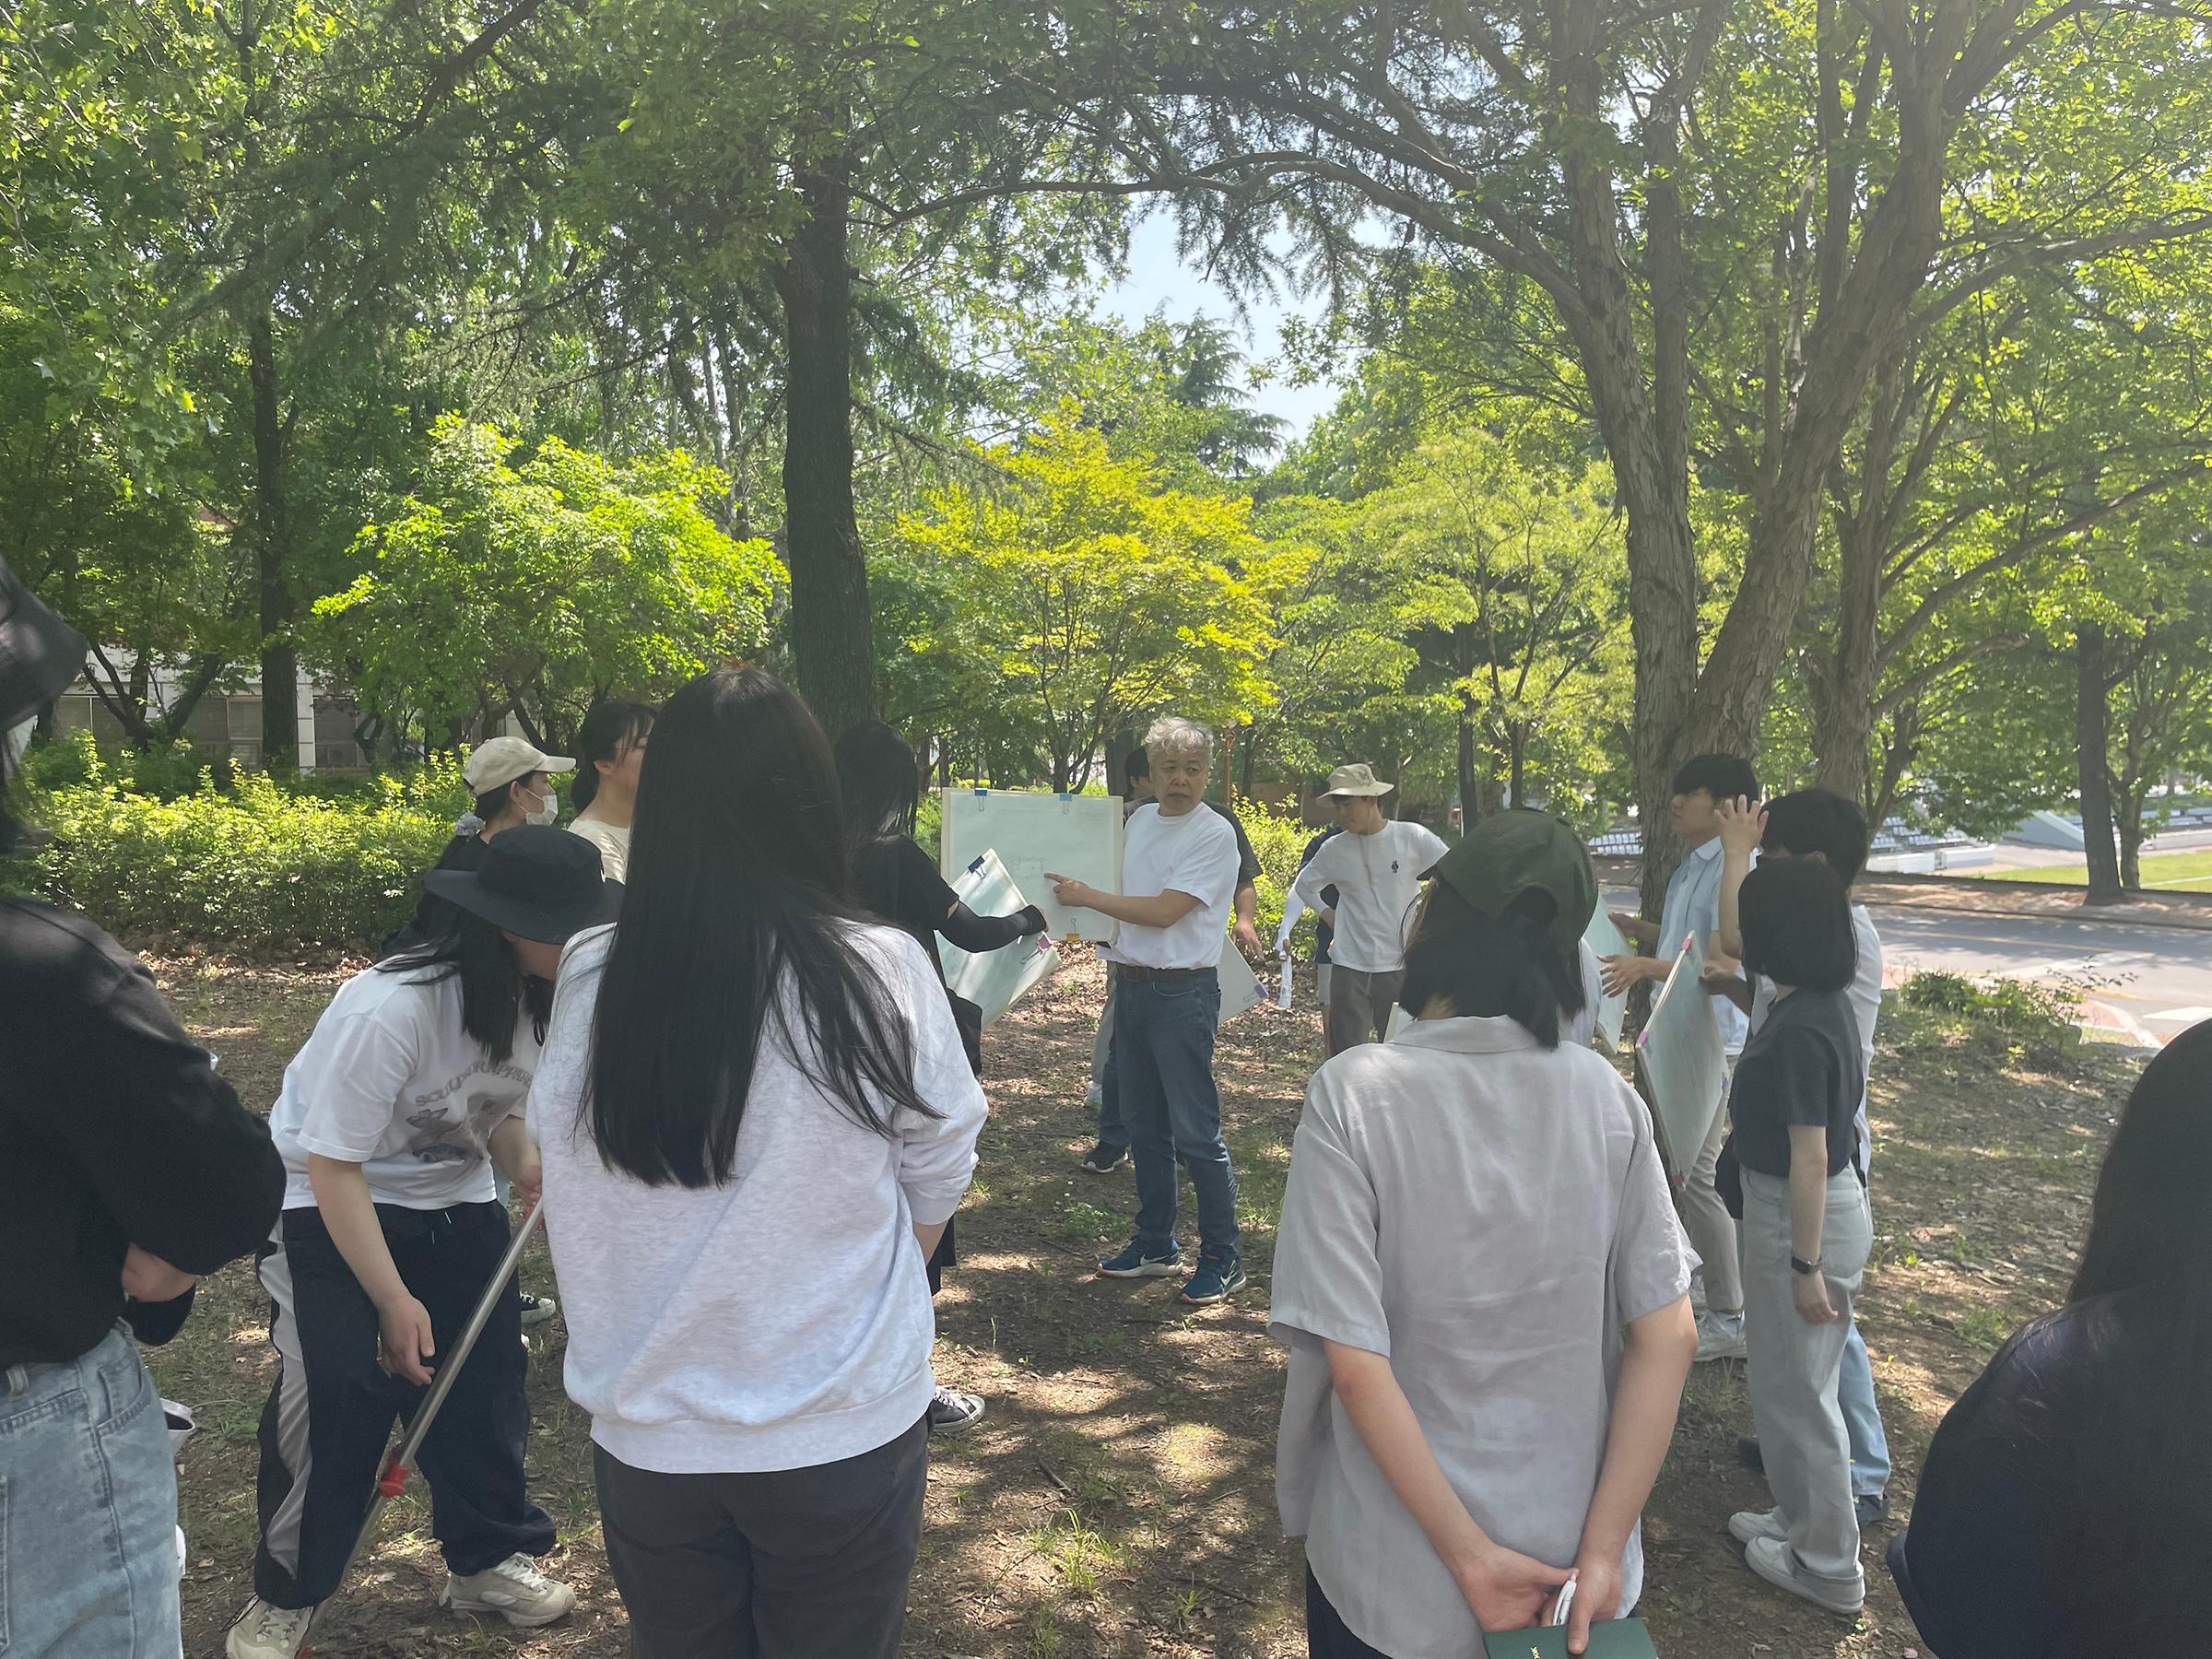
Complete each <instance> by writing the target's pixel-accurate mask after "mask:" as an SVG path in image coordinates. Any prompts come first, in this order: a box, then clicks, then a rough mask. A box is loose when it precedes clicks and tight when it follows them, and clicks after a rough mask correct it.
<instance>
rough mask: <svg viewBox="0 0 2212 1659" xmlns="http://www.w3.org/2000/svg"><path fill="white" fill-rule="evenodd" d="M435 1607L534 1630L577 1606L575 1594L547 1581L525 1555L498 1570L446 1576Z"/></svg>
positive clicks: (501, 1565)
mask: <svg viewBox="0 0 2212 1659" xmlns="http://www.w3.org/2000/svg"><path fill="white" fill-rule="evenodd" d="M438 1605H439V1606H441V1607H451V1608H452V1609H453V1611H454V1612H456V1613H484V1614H496V1615H497V1616H498V1617H500V1618H503V1619H505V1620H506V1621H507V1622H508V1623H509V1624H511V1625H516V1626H519V1627H521V1628H522V1629H523V1630H535V1629H536V1627H537V1626H539V1625H547V1624H551V1623H552V1622H553V1621H554V1620H555V1619H557V1618H561V1617H562V1616H564V1615H565V1614H567V1613H568V1612H569V1611H570V1610H571V1608H573V1607H574V1606H576V1592H575V1591H573V1590H571V1589H570V1588H569V1586H568V1585H566V1584H564V1583H560V1582H559V1580H558V1579H549V1578H547V1576H546V1575H545V1574H544V1573H542V1572H540V1571H538V1570H537V1563H536V1562H535V1561H534V1560H532V1559H530V1558H529V1557H528V1556H526V1555H511V1556H509V1557H508V1558H507V1559H505V1560H503V1561H501V1562H500V1564H499V1565H498V1566H497V1567H489V1568H487V1569H486V1570H485V1571H482V1572H472V1573H470V1574H468V1575H467V1576H466V1577H463V1576H462V1575H461V1574H460V1573H457V1572H453V1573H448V1574H447V1575H446V1580H445V1588H444V1589H443V1590H441V1591H440V1592H439V1593H438Z"/></svg>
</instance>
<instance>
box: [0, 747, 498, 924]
mask: <svg viewBox="0 0 2212 1659" xmlns="http://www.w3.org/2000/svg"><path fill="white" fill-rule="evenodd" d="M459 790H460V786H459V782H458V775H457V773H456V772H454V771H453V770H452V769H451V768H426V769H424V770H423V771H420V772H419V773H418V774H416V775H415V776H414V777H412V778H410V779H408V780H407V781H406V782H400V781H398V780H396V779H386V780H381V781H380V787H379V788H378V789H377V790H376V792H375V794H374V796H373V798H371V799H370V800H367V801H361V802H334V801H324V800H317V799H314V798H312V797H309V796H303V795H300V794H293V793H291V792H288V791H287V790H285V789H283V788H281V787H279V786H278V785H277V784H276V783H275V782H271V781H270V780H269V779H268V778H267V777H266V776H265V775H263V774H260V773H248V774H246V775H244V776H242V777H241V778H240V779H239V780H238V782H237V783H236V785H235V786H234V787H232V788H231V789H229V790H222V789H218V788H217V787H216V785H215V782H214V780H213V778H212V777H211V776H209V775H207V774H205V773H204V774H202V777H201V780H200V785H199V787H197V788H196V789H194V790H193V791H192V792H191V793H189V794H180V795H177V796H176V797H174V798H173V799H163V798H161V797H160V796H159V795H154V794H135V793H133V792H132V791H130V790H129V789H126V788H124V787H123V786H122V784H121V783H120V782H115V781H113V780H111V779H109V778H108V777H106V775H105V774H104V773H101V772H98V771H96V772H95V774H94V776H93V777H92V779H91V780H90V781H88V782H84V783H77V784H69V785H65V786H64V787H61V788H58V789H54V790H53V791H51V792H50V793H41V794H34V795H32V796H31V797H30V802H29V815H28V816H29V818H31V819H32V820H33V821H34V822H38V823H41V824H43V825H44V826H46V827H47V828H48V829H49V830H52V831H53V840H52V841H49V842H48V843H47V844H46V845H45V846H43V847H42V848H41V849H39V850H38V851H37V852H36V853H35V854H33V856H32V857H31V859H30V861H29V886H30V887H31V888H32V889H33V890H35V891H37V892H38V893H40V894H41V896H42V897H44V898H47V899H49V900H53V902H55V903H57V904H64V905H70V906H74V907H76V908H78V909H81V910H84V911H87V912H89V913H90V914H91V915H92V916H93V917H94V918H95V919H96V920H98V921H99V922H100V924H101V925H102V926H104V927H107V928H110V929H112V931H114V932H116V933H118V934H121V935H124V936H125V937H133V938H145V937H169V938H177V939H185V940H190V941H191V942H192V943H194V944H196V945H202V946H206V947H213V948H217V949H229V950H235V951H238V952H240V953H241V954H246V955H259V954H264V953H266V952H269V951H294V950H312V951H359V950H362V949H366V948H369V947H373V946H374V945H375V943H376V942H377V941H378V940H379V939H381V938H382V937H383V936H384V935H386V934H387V933H389V932H390V931H391V930H392V929H393V928H394V927H396V926H397V925H398V924H400V923H402V922H404V921H405V920H406V917H407V915H408V914H409V912H411V911H412V910H413V908H414V905H415V899H416V893H417V888H418V881H419V878H420V877H421V875H422V872H423V871H425V870H427V869H429V866H430V865H432V864H433V863H434V862H436V860H437V857H438V854H439V853H440V851H441V849H442V848H443V847H444V845H445V843H446V841H447V839H448V838H449V837H450V836H451V835H452V833H453V822H452V813H451V811H450V810H449V809H450V808H451V806H452V805H453V798H454V795H455V794H456V792H458V791H459ZM461 793H463V794H465V792H461Z"/></svg>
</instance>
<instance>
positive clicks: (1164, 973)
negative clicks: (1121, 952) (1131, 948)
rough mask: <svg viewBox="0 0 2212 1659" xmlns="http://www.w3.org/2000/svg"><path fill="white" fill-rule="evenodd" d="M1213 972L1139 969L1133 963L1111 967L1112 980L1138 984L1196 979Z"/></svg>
mask: <svg viewBox="0 0 2212 1659" xmlns="http://www.w3.org/2000/svg"><path fill="white" fill-rule="evenodd" d="M1211 972H1213V970H1212V969H1211V968H1139V967H1138V966H1137V965H1136V964H1135V963H1134V962H1116V963H1115V964H1114V965H1113V977H1114V978H1116V979H1125V980H1136V981H1138V982H1142V981H1145V980H1186V979H1196V978H1197V977H1198V976H1199V975H1200V974H1202V973H1211Z"/></svg>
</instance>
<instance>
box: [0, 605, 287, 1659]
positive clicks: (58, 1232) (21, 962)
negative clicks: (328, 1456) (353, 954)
mask: <svg viewBox="0 0 2212 1659" xmlns="http://www.w3.org/2000/svg"><path fill="white" fill-rule="evenodd" d="M84 661H85V641H84V638H83V636H82V635H80V634H78V633H77V632H76V629H72V628H70V627H69V626H68V625H67V624H66V623H65V622H63V621H62V620H61V618H58V617H56V616H55V615H54V614H53V612H52V611H51V610H49V609H47V608H46V606H43V605H41V603H40V602H39V601H38V600H37V599H36V598H35V597H34V596H33V595H32V594H31V593H30V591H29V588H28V587H26V586H25V585H24V584H23V582H20V581H19V580H18V578H17V577H16V575H15V573H14V572H13V571H10V570H9V569H8V568H7V566H6V564H5V563H0V800H4V799H5V792H6V784H7V781H8V779H9V778H10V777H11V776H12V775H13V773H14V771H15V770H16V767H17V765H18V762H19V760H20V759H21V756H22V753H23V748H24V745H25V743H26V742H27V740H28V739H29V735H30V731H31V726H32V723H33V722H34V721H35V720H36V718H37V715H38V712H39V710H40V709H41V708H42V707H44V706H45V705H46V704H48V703H49V702H51V701H52V700H53V698H54V697H55V696H57V695H58V694H59V693H60V692H61V691H62V690H63V688H65V687H66V686H67V685H68V684H69V682H70V681H71V680H73V679H75V678H76V676H77V674H78V673H79V672H80V671H81V670H82V668H83V666H84ZM18 844H19V843H18V836H17V834H16V832H15V829H14V825H13V822H12V820H11V819H9V818H7V817H6V814H5V811H4V810H0V849H7V848H13V847H16V846H17V845H18ZM283 1189H284V1168H283V1165H282V1164H281V1163H280V1162H279V1161H278V1159H277V1151H276V1148H275V1147H273V1146H271V1145H270V1142H269V1132H268V1130H267V1128H266V1127H265V1126H264V1124H262V1122H261V1120H260V1119H259V1118H257V1117H255V1116H254V1115H253V1113H252V1112H248V1111H246V1110H245V1108H244V1107H242V1106H241V1105H240V1104H239V1101H238V1097H237V1096H236V1095H235V1094H233V1093H232V1092H231V1091H230V1088H229V1085H228V1084H227V1083H225V1082H224V1081H223V1080H222V1079H221V1078H220V1077H218V1076H216V1073H215V1067H214V1065H213V1062H212V1061H211V1060H210V1058H209V1057H208V1055H207V1053H206V1052H205V1051H204V1050H202V1049H201V1048H200V1047H199V1046H198V1045H197V1044H195V1043H194V1042H193V1041H191V1039H189V1038H188V1037H186V1036H185V1034H184V1032H183V1030H182V1028H181V1027H180V1026H179V1025H178V1024H177V1020H176V1018H175V1016H174V1015H172V1014H171V1012H170V1010H169V1006H168V1005H167V1004H166V1003H164V1002H163V1001H162V999H161V995H160V993H159V992H158V991H157V990H156V989H155V988H154V981H153V976H152V975H150V974H149V973H147V971H146V970H145V968H144V967H143V966H141V965H140V963H139V961H138V959H136V958H135V957H134V956H132V955H131V954H130V953H129V952H128V951H126V950H124V949H123V948H122V947H120V946H119V945H117V944H116V943H115V941H114V940H113V939H112V938H110V937H109V936H108V935H106V934H105V933H103V932H101V931H100V928H98V927H97V926H95V925H94V924H92V923H91V922H90V921H89V920H88V919H87V918H85V917H83V916H81V915H76V914H74V913H71V912H66V911H60V910H56V909H54V908H53V907H52V906H50V905H45V904H41V903H38V902H37V901H36V900H30V899H25V898H19V897H16V896H12V895H0V1263H5V1264H6V1267H5V1269H4V1270H0V1418H4V1419H6V1421H7V1422H8V1424H9V1426H10V1427H9V1432H8V1435H7V1437H6V1444H7V1452H6V1469H7V1480H6V1487H7V1492H6V1498H7V1508H8V1511H9V1512H10V1513H11V1514H14V1515H16V1516H18V1517H20V1518H21V1519H22V1522H23V1524H18V1525H16V1526H13V1527H7V1528H0V1550H5V1552H6V1554H5V1558H4V1559H0V1583H6V1585H7V1586H8V1589H9V1592H10V1594H9V1600H8V1639H9V1647H8V1652H9V1653H11V1654H13V1653H32V1654H38V1655H41V1659H93V1656H97V1659H124V1656H128V1659H141V1656H144V1659H152V1656H154V1655H159V1659H171V1656H172V1655H173V1654H175V1653H176V1652H177V1651H178V1643H179V1634H178V1608H177V1565H178V1564H177V1554H176V1519H177V1482H176V1469H175V1465H174V1464H173V1463H172V1461H171V1456H170V1446H169V1434H168V1431H167V1430H166V1428H165V1427H164V1424H163V1418H162V1413H161V1410H160V1402H159V1396H158V1395H157V1394H156V1392H155V1389H154V1385H153V1382H152V1380H151V1379H150V1378H149V1377H148V1376H147V1371H146V1366H145V1364H144V1362H143V1361H142V1360H141V1359H139V1357H138V1349H137V1347H136V1346H135V1344H134V1343H133V1341H132V1339H131V1336H132V1332H134V1331H135V1332H136V1333H137V1334H139V1335H141V1336H142V1337H143V1338H144V1339H145V1340H147V1341H163V1340H167V1338H168V1337H170V1336H171V1335H175V1334H176V1331H177V1329H178V1328H179V1327H180V1326H181V1325H182V1323H183V1319H184V1314H185V1312H187V1311H188V1310H189V1308H190V1306H191V1298H192V1290H193V1286H194V1282H195V1280H196V1279H197V1277H198V1276H200V1275H202V1274H206V1273H212V1272H214V1271H215V1270H216V1269H217V1268H218V1267H220V1266H221V1265H223V1264H224V1263H226V1262H229V1261H231V1260H233V1259H234V1258H236V1257H238V1256H241V1255H243V1254H245V1253H247V1252H248V1251H250V1250H252V1249H253V1247H254V1246H255V1245H256V1244H258V1243H259V1242H260V1241H262V1240H263V1239H265V1238H266V1237H267V1236H268V1231H269V1227H270V1224H271V1223H272V1222H273V1221H274V1220H275V1219H276V1218H277V1202H278V1199H279V1197H280V1196H281V1194H282V1193H283ZM118 1321H127V1322H128V1324H129V1325H130V1327H131V1328H130V1330H125V1329H124V1326H123V1325H122V1324H118ZM87 1400H92V1401H104V1402H106V1405H105V1407H104V1408H103V1409H100V1410H95V1411H89V1412H88V1410H87V1409H86V1408H85V1402H86V1401H87ZM33 1517H35V1521H34V1520H33V1519H32V1518H33Z"/></svg>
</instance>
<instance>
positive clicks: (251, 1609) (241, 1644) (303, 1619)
mask: <svg viewBox="0 0 2212 1659" xmlns="http://www.w3.org/2000/svg"><path fill="white" fill-rule="evenodd" d="M314 1616H315V1610H314V1609H313V1608H312V1607H272V1606H269V1604H268V1603H267V1602H265V1601H263V1600H262V1599H261V1597H260V1596H258V1595H257V1596H255V1597H254V1598H253V1600H252V1601H250V1602H248V1603H247V1604H246V1607H245V1611H244V1612H242V1613H241V1614H240V1615H239V1616H238V1617H237V1618H234V1619H232V1620H231V1621H230V1629H229V1631H228V1632H227V1633H226V1634H225V1635H224V1637H223V1652H224V1653H228V1654H229V1656H230V1659H293V1655H294V1654H296V1653H299V1651H300V1638H301V1637H303V1636H305V1635H306V1634H307V1623H308V1620H309V1619H311V1618H314Z"/></svg>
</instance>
